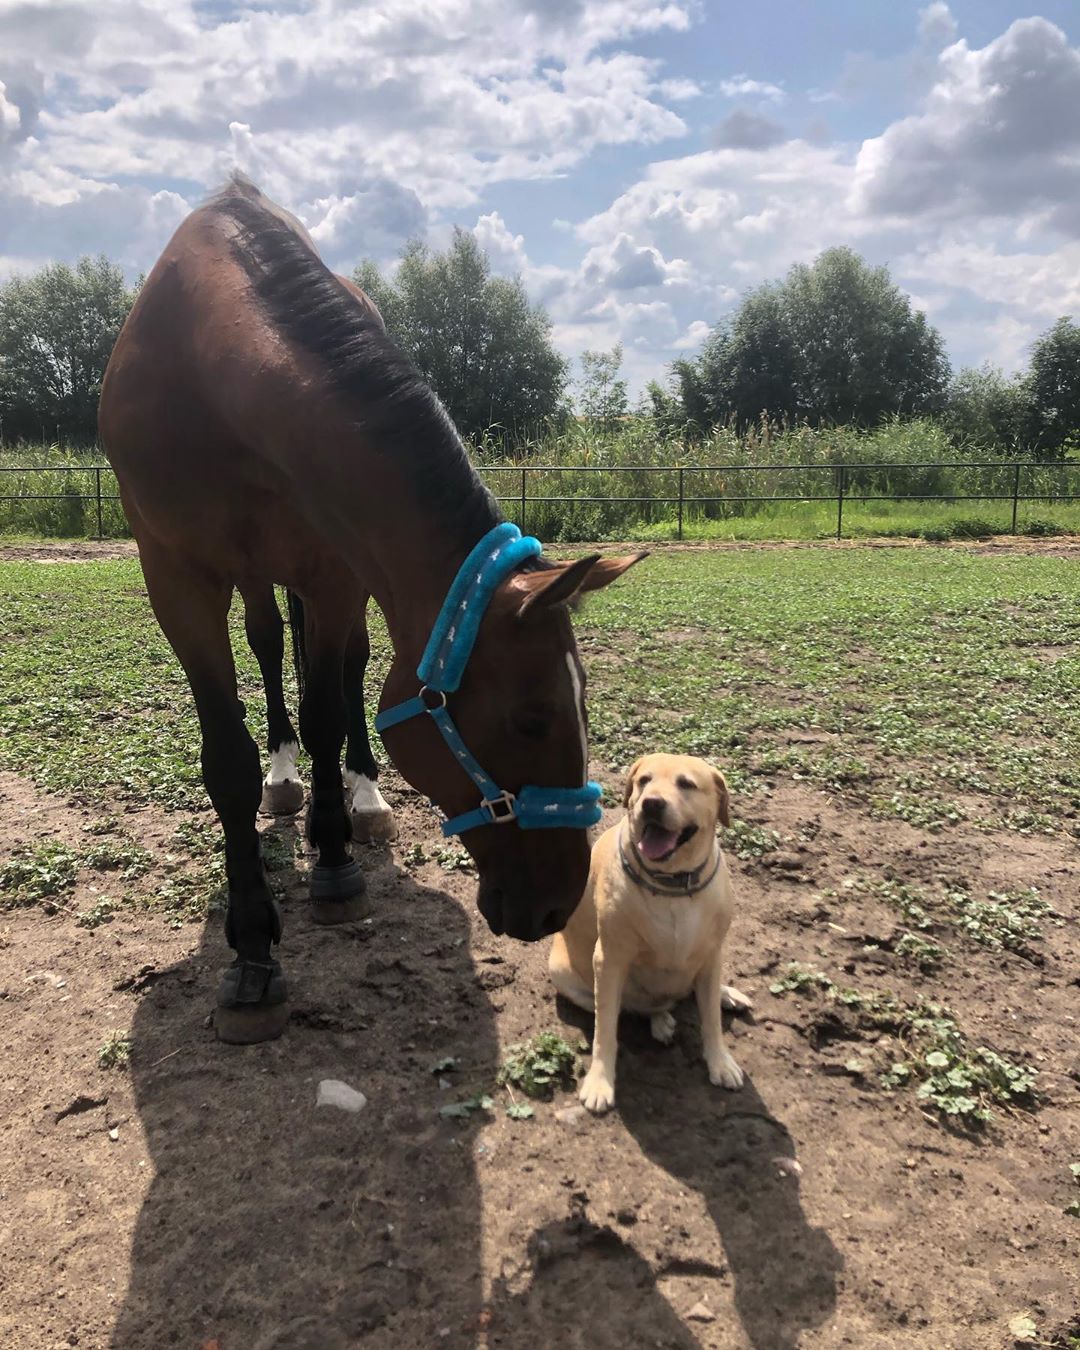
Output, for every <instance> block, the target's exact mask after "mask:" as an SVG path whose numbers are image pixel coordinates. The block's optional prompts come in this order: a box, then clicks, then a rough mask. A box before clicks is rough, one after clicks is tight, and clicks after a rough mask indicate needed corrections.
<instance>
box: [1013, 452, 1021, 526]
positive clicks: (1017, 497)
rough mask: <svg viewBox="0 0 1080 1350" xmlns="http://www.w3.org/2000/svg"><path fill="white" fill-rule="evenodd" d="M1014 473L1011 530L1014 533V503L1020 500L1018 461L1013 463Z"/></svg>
mask: <svg viewBox="0 0 1080 1350" xmlns="http://www.w3.org/2000/svg"><path fill="white" fill-rule="evenodd" d="M1014 467H1015V469H1016V473H1015V474H1014V475H1013V517H1012V532H1013V534H1015V533H1016V504H1017V502H1018V501H1019V500H1020V461H1019V460H1017V462H1016V464H1015V466H1014Z"/></svg>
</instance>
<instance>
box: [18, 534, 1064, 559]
mask: <svg viewBox="0 0 1080 1350" xmlns="http://www.w3.org/2000/svg"><path fill="white" fill-rule="evenodd" d="M635 547H640V548H647V549H650V550H663V551H664V552H684V553H690V552H703V551H704V552H719V553H723V552H740V551H742V550H745V549H765V550H768V551H776V550H787V549H799V548H814V549H821V548H828V549H840V550H841V551H843V550H847V549H861V548H953V549H959V550H960V551H961V552H967V553H987V554H998V553H1034V554H1039V555H1042V556H1044V557H1051V558H1075V557H1077V556H1080V535H1075V534H1066V535H1053V536H1051V537H1049V538H1045V539H1043V538H1036V537H1033V536H1031V535H1025V534H1016V535H1012V534H1002V535H994V536H992V537H991V538H988V539H950V540H948V541H946V542H944V543H932V542H930V541H929V540H926V539H908V538H903V537H899V536H897V537H893V536H891V535H890V536H887V537H883V538H880V539H863V538H852V539H699V540H681V541H675V540H659V541H657V540H650V541H648V542H644V543H640V544H638V545H635V544H632V543H631V544H612V543H610V542H605V543H599V544H595V543H592V544H590V543H581V544H573V545H565V546H564V545H557V546H554V551H555V552H556V553H560V552H564V551H571V552H580V551H581V550H582V549H599V550H601V551H603V552H613V551H614V552H627V551H628V550H630V551H632V550H633V549H634V548H635ZM136 556H138V548H137V546H136V544H135V541H134V540H133V539H56V540H35V541H34V542H33V543H29V544H22V543H11V544H9V543H5V542H4V541H3V539H2V538H0V560H2V561H6V562H19V561H24V562H44V563H50V562H101V561H102V560H107V559H111V558H131V557H136Z"/></svg>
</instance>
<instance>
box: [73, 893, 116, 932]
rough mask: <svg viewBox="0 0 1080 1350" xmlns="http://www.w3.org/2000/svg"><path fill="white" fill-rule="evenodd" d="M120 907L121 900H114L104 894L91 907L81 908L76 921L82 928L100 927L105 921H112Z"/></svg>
mask: <svg viewBox="0 0 1080 1350" xmlns="http://www.w3.org/2000/svg"><path fill="white" fill-rule="evenodd" d="M119 908H120V901H119V900H112V899H110V898H109V897H108V896H107V895H103V896H102V897H101V899H100V900H96V901H95V902H94V904H92V905H91V906H90V908H89V909H83V910H80V911H79V913H78V914H77V915H76V916H75V922H76V923H77V924H78V925H79V927H80V928H91V929H93V928H100V927H101V925H102V924H103V923H110V922H111V921H112V917H113V915H114V914H115V913H116V911H117V910H118V909H119Z"/></svg>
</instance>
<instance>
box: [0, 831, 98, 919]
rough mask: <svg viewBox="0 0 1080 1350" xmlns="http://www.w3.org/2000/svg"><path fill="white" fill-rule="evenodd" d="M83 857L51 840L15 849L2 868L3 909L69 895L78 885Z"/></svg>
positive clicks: (0, 884)
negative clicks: (81, 858) (77, 879)
mask: <svg viewBox="0 0 1080 1350" xmlns="http://www.w3.org/2000/svg"><path fill="white" fill-rule="evenodd" d="M78 871H79V855H78V854H77V853H76V852H75V851H74V849H71V848H69V847H68V846H67V844H60V843H57V842H56V841H55V840H51V839H47V840H45V841H43V842H42V843H39V844H34V845H24V846H22V847H20V848H17V849H15V851H14V852H13V853H12V855H11V857H10V858H8V860H7V862H6V863H4V865H3V866H2V867H0V905H7V906H13V905H33V904H36V903H38V902H39V901H42V900H49V899H52V898H54V897H56V896H60V895H63V894H65V893H66V892H67V891H70V890H71V889H72V888H73V887H74V885H75V878H76V876H77V875H78Z"/></svg>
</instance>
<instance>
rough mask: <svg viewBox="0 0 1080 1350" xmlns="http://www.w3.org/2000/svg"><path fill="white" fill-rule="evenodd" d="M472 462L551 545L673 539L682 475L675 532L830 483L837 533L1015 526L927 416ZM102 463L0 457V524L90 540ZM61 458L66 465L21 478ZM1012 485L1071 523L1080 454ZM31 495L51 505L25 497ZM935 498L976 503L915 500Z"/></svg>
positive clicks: (623, 430)
mask: <svg viewBox="0 0 1080 1350" xmlns="http://www.w3.org/2000/svg"><path fill="white" fill-rule="evenodd" d="M474 459H475V462H476V464H477V467H478V469H479V471H480V474H481V476H482V477H483V479H484V480H485V482H486V483H487V484H488V486H489V487H490V488H491V489H492V491H493V492H494V493H495V494H496V496H498V497H499V498H500V500H501V501H502V505H503V509H504V511H505V512H506V515H507V516H508V517H509V518H510V519H511V520H516V521H517V522H518V524H520V525H522V526H523V528H525V529H527V530H528V531H529V532H530V533H533V534H536V535H538V536H539V537H540V538H541V539H544V540H546V541H549V542H555V541H565V542H573V541H580V540H603V539H635V538H637V539H665V538H673V537H675V535H676V533H677V530H678V518H679V512H678V506H677V504H676V503H677V498H678V497H679V495H680V480H681V490H682V496H683V510H682V526H683V536H684V537H685V538H687V539H716V538H730V539H766V538H819V537H827V536H830V535H833V534H835V532H836V521H837V505H836V501H835V497H836V494H837V491H838V488H839V485H840V483H841V478H842V480H843V488H844V494H845V505H844V533H845V535H849V536H852V535H854V536H859V535H871V534H874V535H881V534H884V535H889V534H897V535H919V534H922V535H926V536H928V537H930V538H945V537H948V536H949V535H950V534H955V533H960V534H963V533H968V534H980V533H981V534H993V533H1004V532H1007V531H1008V530H1009V529H1010V527H1011V523H1012V500H1011V497H1012V492H1013V488H1014V485H1015V483H1016V472H1017V470H1016V468H1015V467H1014V464H1013V463H1011V462H1009V463H1007V462H1005V461H1003V460H1002V459H1001V458H1000V456H998V455H995V454H991V453H987V452H983V451H981V450H980V449H979V448H978V447H977V446H965V447H964V448H963V450H962V451H958V450H957V449H956V448H955V446H954V445H953V444H952V443H951V442H950V441H949V439H948V436H947V435H946V432H945V429H944V428H943V427H942V426H941V425H940V424H939V423H937V422H934V421H932V420H922V421H912V422H890V423H886V424H884V425H882V426H880V427H877V428H875V429H873V430H870V431H865V430H859V429H857V428H853V427H821V428H814V427H807V426H798V427H787V428H777V427H774V426H769V425H765V424H763V425H762V426H760V427H755V428H752V429H751V430H749V431H748V432H746V433H744V434H742V435H738V434H736V433H735V432H734V431H733V430H732V429H730V428H723V427H721V428H717V429H716V430H715V431H714V432H713V433H712V434H711V435H710V436H708V437H706V438H704V439H701V440H697V441H683V440H681V439H679V438H677V437H672V436H664V435H663V434H661V433H660V432H659V431H658V430H657V427H656V425H655V424H654V423H653V422H652V421H650V420H649V419H647V418H637V419H628V420H626V421H623V422H621V423H619V424H617V425H616V426H615V427H612V428H607V429H605V428H600V427H596V426H592V425H588V424H583V423H576V422H571V423H570V424H568V425H567V426H565V427H563V428H560V429H552V430H550V431H548V432H546V433H545V434H544V435H542V436H538V437H536V438H533V439H530V440H527V441H525V442H523V443H522V444H521V445H520V446H519V448H518V450H517V452H516V453H515V454H514V455H512V456H507V455H506V453H505V450H504V448H503V445H502V442H501V441H499V442H498V443H497V444H496V442H494V441H492V442H490V443H484V444H481V445H479V446H477V447H475V449H474ZM104 463H105V460H104V456H102V455H101V452H100V451H94V450H91V451H84V452H78V451H73V450H70V449H60V448H58V447H56V446H49V447H42V446H24V447H20V448H16V449H10V448H9V449H8V450H6V451H0V469H2V470H3V471H2V472H0V495H6V494H18V496H19V500H18V501H14V502H13V501H0V533H4V534H28V535H43V536H52V537H69V538H70V537H79V536H84V535H92V534H95V533H96V532H97V507H96V501H95V493H96V476H95V473H94V471H93V469H92V468H91V467H90V466H91V465H94V464H104ZM977 465H978V466H983V465H988V466H989V467H976V466H977ZM58 466H63V467H64V470H65V471H64V472H49V473H44V474H41V473H34V472H33V469H34V468H37V467H50V468H53V469H55V468H57V467H58ZM841 466H842V467H841ZM956 466H958V467H956ZM8 470H12V471H10V472H9V471H8ZM523 470H524V473H525V490H526V503H525V511H524V516H523V514H522V509H521V490H522V472H523ZM1019 488H1020V495H1021V496H1025V495H1036V494H1037V495H1038V496H1039V497H1040V500H1038V501H1031V502H1023V501H1022V502H1020V504H1019V510H1018V518H1017V524H1018V527H1019V528H1020V529H1021V530H1022V531H1024V530H1026V531H1030V532H1033V533H1055V532H1057V533H1062V532H1065V531H1076V532H1080V501H1078V502H1067V501H1065V500H1063V499H1064V498H1065V497H1067V496H1068V495H1070V494H1080V461H1073V462H1068V463H1063V464H1062V465H1060V466H1058V465H1055V466H1052V467H1050V468H1034V467H1031V466H1029V465H1022V466H1021V468H1020V478H1019ZM101 491H102V494H103V495H104V496H108V495H110V494H113V493H115V492H116V482H115V479H114V477H113V475H112V473H111V471H109V470H104V471H103V472H102V474H101ZM43 495H47V496H49V497H50V498H51V500H47V501H40V500H33V498H35V497H39V496H43ZM941 496H954V497H964V498H974V499H976V500H970V501H956V502H943V501H919V500H912V499H918V498H920V497H927V498H932V497H941ZM746 498H766V499H768V500H765V501H748V500H745V499H746ZM867 498H883V499H884V500H879V501H867V500H865V499H867ZM994 498H1001V499H1002V500H993V499H994ZM592 499H598V500H592ZM822 499H824V500H822ZM905 499H907V500H905ZM102 524H103V533H104V534H105V536H106V537H110V538H111V537H118V536H122V535H124V534H126V533H127V527H126V523H125V521H124V518H123V513H122V512H121V510H120V506H119V503H118V502H112V501H105V502H103V505H102Z"/></svg>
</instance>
